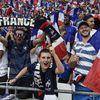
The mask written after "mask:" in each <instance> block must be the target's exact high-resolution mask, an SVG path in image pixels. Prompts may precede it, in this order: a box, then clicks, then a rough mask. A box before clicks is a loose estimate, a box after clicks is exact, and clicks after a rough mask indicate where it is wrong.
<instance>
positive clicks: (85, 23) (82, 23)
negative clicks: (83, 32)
mask: <svg viewBox="0 0 100 100" xmlns="http://www.w3.org/2000/svg"><path fill="white" fill-rule="evenodd" d="M82 25H86V26H88V27H89V24H88V23H87V22H85V21H82V22H80V23H79V25H78V29H79V28H80V27H81V26H82Z"/></svg>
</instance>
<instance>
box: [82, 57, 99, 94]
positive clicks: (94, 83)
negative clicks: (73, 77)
mask: <svg viewBox="0 0 100 100" xmlns="http://www.w3.org/2000/svg"><path fill="white" fill-rule="evenodd" d="M83 84H84V85H85V86H86V87H88V88H89V89H91V90H93V91H94V92H97V93H100V58H96V60H95V61H94V63H93V66H92V68H91V69H90V71H89V73H88V75H87V76H86V78H85V80H84V82H83Z"/></svg>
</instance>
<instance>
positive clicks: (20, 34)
mask: <svg viewBox="0 0 100 100" xmlns="http://www.w3.org/2000/svg"><path fill="white" fill-rule="evenodd" d="M15 35H16V36H18V37H22V36H24V33H15Z"/></svg>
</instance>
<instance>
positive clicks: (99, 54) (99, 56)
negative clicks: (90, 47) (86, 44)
mask: <svg viewBox="0 0 100 100" xmlns="http://www.w3.org/2000/svg"><path fill="white" fill-rule="evenodd" d="M97 57H98V58H100V50H99V52H98V54H97Z"/></svg>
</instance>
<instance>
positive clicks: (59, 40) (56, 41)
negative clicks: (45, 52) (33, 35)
mask: <svg viewBox="0 0 100 100" xmlns="http://www.w3.org/2000/svg"><path fill="white" fill-rule="evenodd" d="M63 41H64V40H63V38H62V37H59V38H58V39H57V40H55V41H54V42H53V43H52V46H53V47H56V46H58V45H59V44H60V43H62V42H63Z"/></svg>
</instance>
